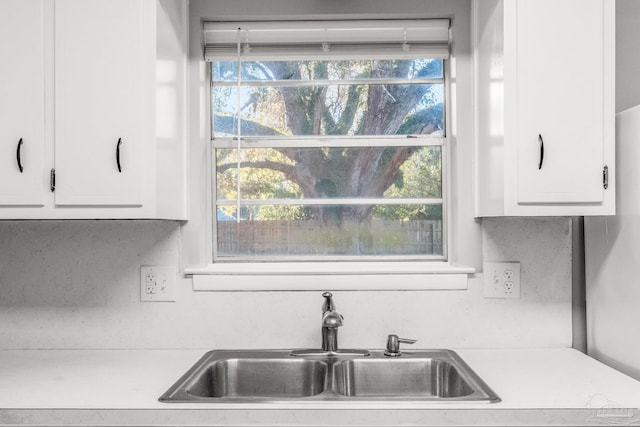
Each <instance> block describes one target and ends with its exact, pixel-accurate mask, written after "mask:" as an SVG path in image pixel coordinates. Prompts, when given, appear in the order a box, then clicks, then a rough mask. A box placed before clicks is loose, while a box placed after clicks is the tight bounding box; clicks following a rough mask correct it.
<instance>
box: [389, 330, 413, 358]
mask: <svg viewBox="0 0 640 427" xmlns="http://www.w3.org/2000/svg"><path fill="white" fill-rule="evenodd" d="M416 342H417V340H412V339H408V338H398V336H397V335H389V336H388V337H387V350H386V351H385V352H384V355H385V356H391V357H397V356H401V355H402V352H401V351H400V344H401V343H402V344H414V343H416Z"/></svg>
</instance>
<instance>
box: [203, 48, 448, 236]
mask: <svg viewBox="0 0 640 427" xmlns="http://www.w3.org/2000/svg"><path fill="white" fill-rule="evenodd" d="M220 64H221V65H218V67H219V68H218V69H217V73H218V74H219V75H221V74H225V73H226V74H227V75H233V74H234V73H235V72H236V70H235V69H234V68H235V64H234V63H226V65H224V63H220ZM441 70H442V61H439V60H403V61H391V60H389V61H382V60H380V61H378V60H373V61H362V60H360V61H268V62H251V63H245V64H244V67H243V70H242V72H243V79H245V80H250V79H259V80H263V81H264V80H273V81H276V82H277V81H283V80H284V81H289V80H327V79H331V80H335V79H340V78H347V79H371V82H372V83H371V84H364V85H363V84H352V85H339V84H338V85H329V86H328V85H305V86H286V85H285V86H277V83H276V84H274V86H270V87H258V86H257V87H252V88H250V89H249V91H246V92H245V93H241V94H240V97H241V100H242V103H241V104H242V106H241V111H242V119H241V123H240V124H241V131H242V134H243V135H245V136H247V135H260V136H277V135H288V136H298V135H304V136H307V135H333V136H340V135H357V136H360V135H362V136H367V135H369V136H370V135H417V134H430V133H434V132H438V131H440V130H441V129H443V117H444V116H443V104H442V101H441V100H439V99H438V97H437V92H436V91H434V89H435V88H434V86H433V85H431V84H375V79H381V78H383V79H398V78H402V79H406V78H417V77H428V76H432V75H434V74H436V75H437V74H439V73H440V75H441ZM214 74H215V73H214ZM214 91H215V88H214ZM214 93H215V92H214ZM237 96H238V95H237V92H236V91H235V88H230V87H222V88H220V89H219V90H218V94H217V96H215V95H214V98H215V101H214V102H215V103H216V104H214V105H217V108H214V109H215V110H216V112H215V116H214V128H215V132H216V133H218V134H219V133H222V134H229V135H233V134H235V132H236V130H235V127H236V126H237V117H235V116H234V114H231V113H232V112H233V106H234V105H237V104H238V102H237V98H236V97H237ZM229 100H232V101H229ZM225 103H226V104H225ZM423 151H428V150H424V149H423V148H422V147H413V146H397V147H372V146H367V142H366V139H365V140H363V142H362V147H348V148H345V147H332V148H323V149H318V148H305V147H295V148H293V147H278V148H273V149H270V150H264V149H263V150H262V151H261V152H260V153H258V152H251V150H248V151H247V152H246V153H245V158H243V159H241V162H240V166H241V168H243V169H244V170H253V171H254V172H253V173H257V172H256V171H259V170H261V171H263V172H262V173H264V172H265V171H268V173H270V174H271V175H270V179H265V177H264V176H263V177H262V178H263V179H262V180H256V181H253V182H254V186H256V185H258V184H257V183H261V184H259V185H260V186H262V188H260V189H258V188H254V189H253V190H251V191H258V192H260V193H261V194H265V195H268V194H270V195H271V196H272V197H277V195H278V194H281V196H282V195H284V196H286V197H292V196H293V197H294V198H295V194H296V193H297V194H299V196H302V197H303V198H355V197H364V198H381V197H383V195H384V194H385V193H386V192H389V193H388V194H392V195H396V196H400V197H404V196H406V195H404V194H403V191H405V193H406V192H409V193H415V192H416V191H419V190H420V189H416V188H410V189H406V190H403V187H404V183H405V182H407V180H408V178H416V177H418V176H419V175H420V174H421V173H422V175H423V176H422V181H423V182H428V183H431V184H435V185H436V186H437V187H438V191H439V185H440V166H439V160H440V159H439V151H437V157H438V158H436V159H433V158H432V159H431V160H432V161H434V164H436V165H437V167H436V168H435V169H433V168H432V170H427V171H420V170H417V169H416V168H415V167H414V168H411V167H408V166H410V164H409V163H407V161H408V160H409V159H411V158H412V157H413V156H414V155H415V154H416V153H418V152H423ZM423 154H424V153H423ZM434 155H435V154H433V153H432V157H433V156H434ZM403 165H404V167H403ZM407 165H408V166H407ZM236 166H237V159H235V158H233V156H232V155H231V150H230V151H229V152H227V153H226V156H220V155H219V156H218V159H217V170H218V172H219V173H224V172H225V171H231V170H234V169H235V168H236ZM408 172H409V173H411V174H412V177H407V176H405V174H407V173H408ZM279 177H280V178H279ZM227 179H228V177H227ZM283 181H288V182H292V183H295V185H294V186H292V185H288V188H286V189H285V188H283V187H287V186H280V187H279V186H278V183H282V182H283ZM265 187H269V188H265ZM229 188H233V186H229ZM232 191H233V190H232ZM411 197H420V196H415V195H414V196H411ZM373 209H374V206H371V205H342V206H340V205H333V206H318V207H313V208H311V212H309V210H307V211H306V212H301V213H300V215H306V216H312V217H313V218H316V219H317V220H319V221H320V222H321V223H324V224H327V225H329V224H330V225H335V224H340V223H341V222H342V221H343V220H348V221H352V222H355V223H362V222H365V221H366V220H367V219H369V218H370V216H371V214H372V210H373ZM391 211H392V208H390V207H388V208H387V209H382V210H379V211H378V212H379V213H381V214H384V215H385V216H393V215H394V213H393V212H391ZM395 215H396V216H397V215H402V216H403V217H406V216H407V215H409V216H410V215H411V212H398V211H397V209H396V212H395ZM415 215H418V216H419V215H420V214H419V213H416V214H415ZM398 219H403V218H398Z"/></svg>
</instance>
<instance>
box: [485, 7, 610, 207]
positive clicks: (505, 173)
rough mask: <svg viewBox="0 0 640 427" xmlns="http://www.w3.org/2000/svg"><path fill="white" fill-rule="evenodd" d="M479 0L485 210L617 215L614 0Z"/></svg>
mask: <svg viewBox="0 0 640 427" xmlns="http://www.w3.org/2000/svg"><path fill="white" fill-rule="evenodd" d="M473 7H474V10H473V19H474V63H475V73H476V75H475V77H476V80H475V83H476V84H475V99H476V106H475V108H476V117H475V120H476V126H475V127H476V135H475V137H476V141H475V150H476V152H475V157H476V215H477V216H503V215H512V216H519V215H531V216H537V215H541V216H563V215H566V216H570V215H606V214H614V213H615V182H614V180H613V175H614V168H615V159H614V150H615V145H614V144H615V125H614V121H615V105H614V77H615V76H614V69H615V68H614V67H615V61H614V55H615V26H614V24H615V23H614V20H615V2H614V0H501V1H498V0H495V1H494V0H476V1H475V2H474V4H473ZM605 181H607V182H605ZM605 187H606V188H605Z"/></svg>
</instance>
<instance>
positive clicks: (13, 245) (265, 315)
mask: <svg viewBox="0 0 640 427" xmlns="http://www.w3.org/2000/svg"><path fill="white" fill-rule="evenodd" d="M482 234H483V241H484V244H483V258H484V259H486V260H519V261H521V263H522V265H521V267H522V298H521V299H519V300H492V299H484V298H483V297H482V276H481V275H476V276H474V277H472V278H471V279H470V280H469V289H468V290H466V291H412V292H337V293H336V296H335V300H336V305H337V308H338V310H339V311H340V312H341V313H342V314H343V315H344V316H345V324H344V327H343V328H342V329H341V330H340V343H341V345H342V346H343V347H345V348H347V347H369V348H381V347H383V346H384V343H385V338H386V335H387V334H389V333H396V334H398V335H400V336H404V337H407V338H416V339H418V340H419V344H418V346H419V347H421V348H435V347H453V348H456V347H568V346H570V345H571V286H570V282H571V223H570V220H568V219H558V218H556V219H547V218H540V219H514V218H504V219H486V220H484V222H483V225H482ZM180 250H181V235H180V226H179V225H178V224H177V223H174V222H168V221H3V222H0V348H2V349H8V348H11V349H15V348H60V349H68V348H265V347H266V348H290V347H317V346H319V345H320V331H319V328H320V307H321V304H322V298H321V296H320V292H194V291H193V290H192V289H191V281H190V280H189V279H180V280H179V282H178V289H177V301H176V302H173V303H170V302H169V303H141V302H140V298H139V292H140V291H139V268H140V265H177V263H178V262H179V259H180ZM263 280H268V278H264V279H263ZM319 280H326V277H324V278H320V279H319ZM356 280H357V279H356ZM327 288H328V289H330V284H327Z"/></svg>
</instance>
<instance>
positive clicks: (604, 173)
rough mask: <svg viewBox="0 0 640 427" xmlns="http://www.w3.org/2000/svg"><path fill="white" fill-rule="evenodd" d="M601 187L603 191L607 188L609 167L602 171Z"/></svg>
mask: <svg viewBox="0 0 640 427" xmlns="http://www.w3.org/2000/svg"><path fill="white" fill-rule="evenodd" d="M602 186H603V187H604V189H605V190H606V189H607V188H609V166H605V167H604V168H603V169H602Z"/></svg>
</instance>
